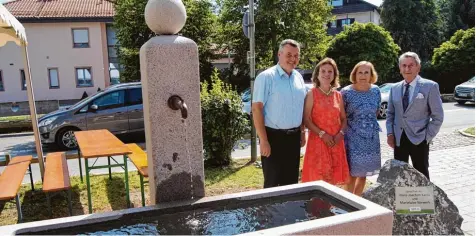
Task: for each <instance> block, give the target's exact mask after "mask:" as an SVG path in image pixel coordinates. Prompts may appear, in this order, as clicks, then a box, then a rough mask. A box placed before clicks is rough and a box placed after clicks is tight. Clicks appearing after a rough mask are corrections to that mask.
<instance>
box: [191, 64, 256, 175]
mask: <svg viewBox="0 0 476 236" xmlns="http://www.w3.org/2000/svg"><path fill="white" fill-rule="evenodd" d="M200 100H201V103H202V129H203V147H204V149H205V165H207V166H227V165H229V164H230V163H231V152H232V151H233V146H234V145H235V143H236V141H238V140H239V139H240V138H242V137H243V135H244V134H245V133H247V132H248V131H249V127H250V126H249V122H248V119H247V118H246V114H245V113H243V111H242V108H241V107H242V103H241V97H240V96H239V95H238V93H237V92H236V91H235V90H233V89H232V87H231V85H229V84H226V83H224V82H223V81H222V80H220V78H219V77H218V71H217V70H216V69H215V71H213V74H212V76H211V87H210V85H209V84H208V82H206V81H205V82H203V83H202V84H201V92H200Z"/></svg>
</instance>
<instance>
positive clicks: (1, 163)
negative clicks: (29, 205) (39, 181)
mask: <svg viewBox="0 0 476 236" xmlns="http://www.w3.org/2000/svg"><path fill="white" fill-rule="evenodd" d="M1 157H3V158H1ZM0 158H1V159H0V166H7V165H8V164H9V163H10V154H9V153H8V152H0ZM15 158H20V159H18V160H15V161H16V162H19V161H24V160H25V158H27V159H30V158H29V156H18V157H15ZM35 161H36V162H38V159H33V157H31V160H30V165H29V166H28V171H27V172H26V173H25V175H30V183H31V189H32V190H33V191H35V183H34V182H33V172H32V171H31V164H32V163H35Z"/></svg>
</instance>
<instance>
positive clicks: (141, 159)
mask: <svg viewBox="0 0 476 236" xmlns="http://www.w3.org/2000/svg"><path fill="white" fill-rule="evenodd" d="M126 146H127V147H128V148H129V149H130V150H131V151H132V154H129V155H127V156H128V157H129V160H131V161H132V163H133V164H134V165H135V166H136V168H137V171H138V172H139V177H140V193H141V197H142V206H145V195H144V184H145V183H149V181H144V178H149V171H148V166H147V153H145V152H144V151H143V150H142V148H141V147H139V146H138V145H137V144H135V143H129V144H126Z"/></svg>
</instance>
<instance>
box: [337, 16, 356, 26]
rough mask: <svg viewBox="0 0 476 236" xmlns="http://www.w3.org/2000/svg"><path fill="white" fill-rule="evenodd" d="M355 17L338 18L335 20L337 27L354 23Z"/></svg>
mask: <svg viewBox="0 0 476 236" xmlns="http://www.w3.org/2000/svg"><path fill="white" fill-rule="evenodd" d="M354 21H355V19H354V18H346V19H340V20H337V27H339V28H340V27H344V25H351V24H352V23H354Z"/></svg>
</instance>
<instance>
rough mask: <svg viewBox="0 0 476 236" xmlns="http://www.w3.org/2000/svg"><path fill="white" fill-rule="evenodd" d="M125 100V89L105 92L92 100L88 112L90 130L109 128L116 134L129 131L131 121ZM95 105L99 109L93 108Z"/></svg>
mask: <svg viewBox="0 0 476 236" xmlns="http://www.w3.org/2000/svg"><path fill="white" fill-rule="evenodd" d="M124 101H125V91H124V90H116V91H112V92H109V93H105V94H104V95H102V96H100V97H98V98H96V99H95V100H94V101H92V102H91V103H90V104H89V110H88V113H87V127H88V130H96V129H107V130H109V131H111V133H114V134H120V133H125V132H127V130H128V128H129V123H128V120H127V109H126V107H125V106H124ZM94 105H96V106H97V109H93V108H94Z"/></svg>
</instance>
